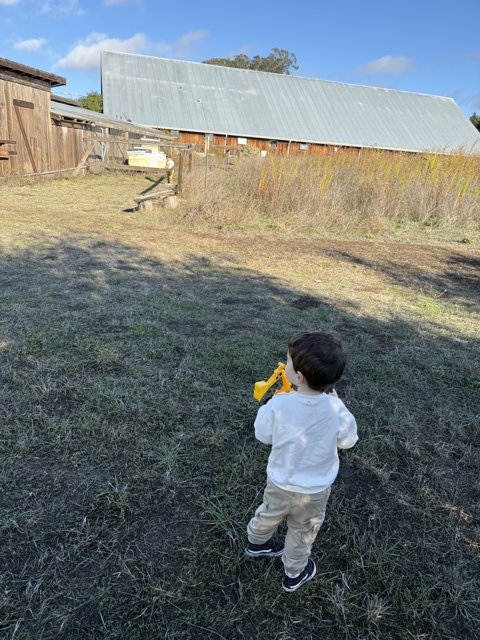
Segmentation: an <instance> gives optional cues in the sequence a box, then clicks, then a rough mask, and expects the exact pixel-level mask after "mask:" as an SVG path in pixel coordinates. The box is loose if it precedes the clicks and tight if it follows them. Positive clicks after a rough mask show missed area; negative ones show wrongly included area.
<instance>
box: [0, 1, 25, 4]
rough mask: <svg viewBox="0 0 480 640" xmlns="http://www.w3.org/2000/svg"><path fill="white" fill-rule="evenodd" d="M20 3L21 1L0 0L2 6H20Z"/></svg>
mask: <svg viewBox="0 0 480 640" xmlns="http://www.w3.org/2000/svg"><path fill="white" fill-rule="evenodd" d="M19 2H20V0H0V4H4V5H14V4H18V3H19Z"/></svg>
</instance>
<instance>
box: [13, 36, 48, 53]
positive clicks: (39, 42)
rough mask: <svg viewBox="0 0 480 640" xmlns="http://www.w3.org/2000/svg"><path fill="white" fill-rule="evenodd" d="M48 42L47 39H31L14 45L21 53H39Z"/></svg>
mask: <svg viewBox="0 0 480 640" xmlns="http://www.w3.org/2000/svg"><path fill="white" fill-rule="evenodd" d="M46 43H47V41H46V40H45V38H31V39H30V40H19V41H18V42H15V44H14V45H13V48H14V49H18V50H19V51H39V50H40V49H41V48H42V47H43V45H45V44H46Z"/></svg>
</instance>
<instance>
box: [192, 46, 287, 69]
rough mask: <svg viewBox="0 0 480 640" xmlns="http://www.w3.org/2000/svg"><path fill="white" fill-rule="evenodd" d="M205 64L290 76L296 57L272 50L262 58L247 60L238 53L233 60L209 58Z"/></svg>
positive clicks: (247, 58) (243, 54)
mask: <svg viewBox="0 0 480 640" xmlns="http://www.w3.org/2000/svg"><path fill="white" fill-rule="evenodd" d="M204 63H205V64H218V65H220V66H221V67H234V68H236V69H253V70H255V71H269V72H270V73H284V74H286V75H290V70H291V69H298V66H297V56H296V55H295V54H294V53H291V52H290V51H287V50H286V49H277V48H276V47H275V48H274V49H272V53H270V54H269V55H268V56H265V57H264V58H263V57H262V56H254V57H253V58H249V57H248V56H247V55H246V54H245V53H239V54H237V55H236V56H233V58H210V59H209V60H204Z"/></svg>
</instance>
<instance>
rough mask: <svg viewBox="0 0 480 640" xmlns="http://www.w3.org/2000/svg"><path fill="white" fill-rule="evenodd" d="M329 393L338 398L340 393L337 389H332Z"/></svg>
mask: <svg viewBox="0 0 480 640" xmlns="http://www.w3.org/2000/svg"><path fill="white" fill-rule="evenodd" d="M328 395H329V396H333V397H334V398H338V393H337V392H336V391H335V389H332V390H331V391H330V393H329V394H328Z"/></svg>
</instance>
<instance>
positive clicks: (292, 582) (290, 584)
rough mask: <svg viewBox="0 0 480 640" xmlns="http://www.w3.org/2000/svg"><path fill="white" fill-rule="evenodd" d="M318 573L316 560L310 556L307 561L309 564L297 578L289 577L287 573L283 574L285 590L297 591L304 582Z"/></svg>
mask: <svg viewBox="0 0 480 640" xmlns="http://www.w3.org/2000/svg"><path fill="white" fill-rule="evenodd" d="M316 573H317V567H316V565H315V562H314V561H313V560H312V559H311V558H310V559H309V560H308V562H307V566H306V567H305V569H304V570H303V571H302V573H301V574H300V575H299V576H297V577H296V578H289V577H288V576H287V574H286V573H284V574H283V578H282V587H283V590H284V591H288V592H291V591H296V590H297V589H299V588H300V587H301V586H302V584H305V582H308V581H309V580H311V579H312V578H313V576H314V575H315V574H316Z"/></svg>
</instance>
